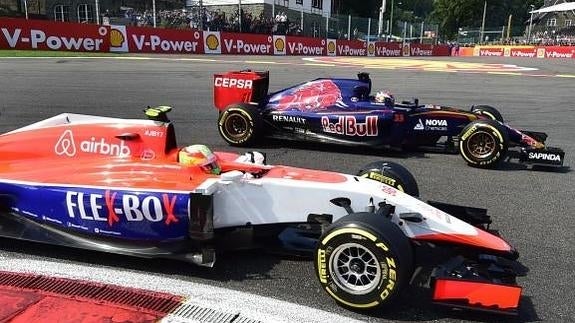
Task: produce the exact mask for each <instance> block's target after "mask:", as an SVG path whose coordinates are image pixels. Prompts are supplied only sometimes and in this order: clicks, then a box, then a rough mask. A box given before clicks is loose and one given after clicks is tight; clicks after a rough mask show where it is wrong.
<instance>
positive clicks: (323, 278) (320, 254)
mask: <svg viewBox="0 0 575 323" xmlns="http://www.w3.org/2000/svg"><path fill="white" fill-rule="evenodd" d="M317 271H318V276H319V281H320V282H321V283H322V284H327V265H326V261H325V250H323V249H319V250H318V251H317Z"/></svg>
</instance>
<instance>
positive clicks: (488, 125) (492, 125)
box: [459, 120, 509, 168]
mask: <svg viewBox="0 0 575 323" xmlns="http://www.w3.org/2000/svg"><path fill="white" fill-rule="evenodd" d="M508 147H509V136H508V134H507V131H506V129H505V127H504V126H503V125H502V124H501V123H499V122H497V121H495V120H476V121H473V122H471V123H470V124H468V125H467V126H466V127H465V128H463V130H462V131H461V136H460V138H459V152H460V153H461V156H462V157H463V159H465V161H466V162H467V163H468V164H469V165H471V166H474V167H479V168H494V167H496V166H497V164H498V163H499V162H500V161H501V159H503V157H505V154H506V153H507V149H508Z"/></svg>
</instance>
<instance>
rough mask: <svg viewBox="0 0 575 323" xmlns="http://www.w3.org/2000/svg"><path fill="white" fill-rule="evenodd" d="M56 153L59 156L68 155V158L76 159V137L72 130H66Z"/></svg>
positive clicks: (59, 141)
mask: <svg viewBox="0 0 575 323" xmlns="http://www.w3.org/2000/svg"><path fill="white" fill-rule="evenodd" d="M54 152H55V153H56V155H58V156H62V155H66V156H68V157H74V156H75V155H76V145H75V144H74V135H73V134H72V130H66V131H64V133H63V134H62V135H61V136H60V138H59V139H58V142H56V146H54Z"/></svg>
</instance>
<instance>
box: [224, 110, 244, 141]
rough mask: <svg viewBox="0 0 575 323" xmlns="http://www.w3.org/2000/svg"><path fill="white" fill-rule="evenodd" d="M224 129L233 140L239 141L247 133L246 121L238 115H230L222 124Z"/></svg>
mask: <svg viewBox="0 0 575 323" xmlns="http://www.w3.org/2000/svg"><path fill="white" fill-rule="evenodd" d="M224 129H225V130H226V133H227V134H228V135H229V136H230V137H232V138H233V139H241V138H243V137H245V136H246V134H247V132H248V120H247V119H246V118H245V117H244V116H242V115H240V114H236V113H234V114H231V115H230V116H228V117H227V118H226V121H225V122H224Z"/></svg>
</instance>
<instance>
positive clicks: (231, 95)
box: [214, 70, 269, 110]
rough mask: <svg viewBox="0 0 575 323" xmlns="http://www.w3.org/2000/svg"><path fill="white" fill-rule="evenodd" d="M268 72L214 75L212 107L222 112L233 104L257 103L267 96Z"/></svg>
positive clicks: (235, 72)
mask: <svg viewBox="0 0 575 323" xmlns="http://www.w3.org/2000/svg"><path fill="white" fill-rule="evenodd" d="M268 86H269V72H267V71H266V72H255V71H249V70H247V71H232V72H227V73H223V74H214V105H215V107H216V108H217V109H218V110H224V109H225V108H227V107H228V106H229V105H230V104H234V103H251V102H254V103H259V102H260V101H261V100H263V99H264V98H265V97H266V96H267V94H268Z"/></svg>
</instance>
